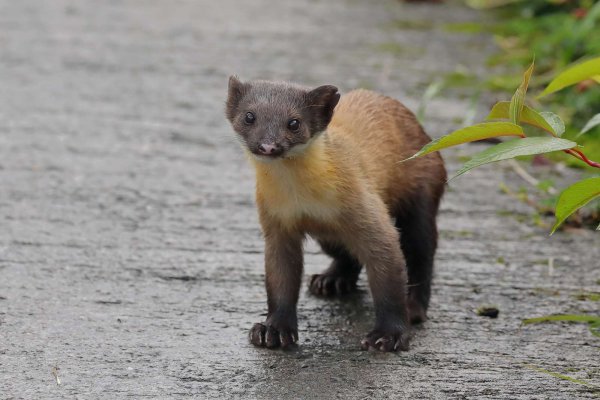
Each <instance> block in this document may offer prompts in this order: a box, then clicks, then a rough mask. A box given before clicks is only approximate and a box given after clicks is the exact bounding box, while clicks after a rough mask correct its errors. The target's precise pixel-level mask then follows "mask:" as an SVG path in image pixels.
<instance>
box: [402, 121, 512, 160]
mask: <svg viewBox="0 0 600 400" xmlns="http://www.w3.org/2000/svg"><path fill="white" fill-rule="evenodd" d="M521 135H523V129H522V128H521V127H520V126H519V125H515V124H513V123H510V122H484V123H482V124H476V125H473V126H467V127H466V128H461V129H459V130H456V131H454V132H452V133H449V134H447V135H446V136H442V137H441V138H439V139H437V140H433V141H431V142H429V143H427V144H426V145H425V146H423V148H422V149H421V150H419V152H418V153H416V154H415V155H413V156H412V157H409V158H407V159H406V160H403V161H407V160H411V159H413V158H416V157H420V156H423V155H425V154H429V153H433V152H434V151H438V150H441V149H445V148H447V147H452V146H456V145H459V144H463V143H467V142H474V141H477V140H482V139H488V138H491V137H497V136H521Z"/></svg>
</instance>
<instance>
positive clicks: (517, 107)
mask: <svg viewBox="0 0 600 400" xmlns="http://www.w3.org/2000/svg"><path fill="white" fill-rule="evenodd" d="M533 68H534V63H531V65H530V67H529V68H528V69H527V71H525V73H524V74H523V79H522V81H521V84H520V85H519V87H518V88H517V90H516V91H515V93H514V95H513V96H512V99H511V101H510V102H500V103H497V104H496V105H494V107H493V108H492V110H491V112H490V114H489V115H488V119H493V120H500V119H502V120H506V121H497V122H484V123H480V124H476V125H472V126H468V127H465V128H461V129H459V130H457V131H454V132H452V133H450V134H448V135H446V136H443V137H441V138H439V139H437V140H434V141H432V142H430V143H428V144H426V145H425V146H423V148H421V150H419V151H418V152H417V153H416V154H415V155H413V156H412V157H410V158H408V159H407V160H410V159H413V158H416V157H421V156H423V155H426V154H429V153H431V152H434V151H439V150H442V149H445V148H448V147H452V146H456V145H459V144H463V143H468V142H473V141H476V140H481V139H487V138H491V137H499V136H517V137H519V139H515V140H510V141H507V142H502V143H500V144H497V145H495V146H492V147H490V148H488V149H486V150H484V151H482V152H481V153H478V154H476V155H475V156H473V157H472V158H471V159H470V160H469V161H467V162H466V163H465V164H464V165H463V167H462V168H461V169H460V170H459V171H458V172H457V173H456V174H455V175H454V176H453V177H452V178H450V179H453V178H455V177H457V176H459V175H461V174H463V173H464V172H466V171H468V170H470V169H473V168H476V167H478V166H481V165H483V164H487V163H492V162H497V161H501V160H507V159H511V158H515V157H517V156H523V155H534V154H542V153H549V152H554V151H564V152H565V153H567V154H569V155H571V156H573V157H575V158H577V159H579V160H580V161H582V162H584V163H586V164H587V165H589V166H591V167H595V168H600V163H598V162H595V161H592V160H590V159H589V158H588V157H587V156H586V155H585V154H584V153H583V151H581V150H580V149H579V148H578V147H579V145H578V144H577V142H575V141H574V140H566V139H563V138H561V137H560V136H561V135H562V134H563V132H564V131H565V125H564V123H563V121H562V119H561V118H560V117H559V116H558V115H556V114H554V113H550V112H538V111H536V110H534V109H533V108H531V107H528V106H526V105H525V99H526V94H527V89H528V87H529V81H530V79H531V76H532V74H533ZM597 76H598V77H600V57H599V58H595V59H592V60H589V61H586V62H584V63H580V64H575V65H572V66H570V67H569V68H567V69H566V70H565V71H563V72H561V73H560V74H559V75H558V76H556V78H554V79H553V80H552V81H551V82H550V84H549V85H548V86H547V87H546V89H545V90H544V91H543V92H542V94H541V95H540V96H539V97H543V96H545V95H547V94H550V93H552V92H555V91H558V90H560V89H563V88H565V87H567V86H571V85H574V84H577V83H579V82H581V80H585V79H588V78H590V77H594V78H595V77H597ZM595 118H596V117H595ZM593 123H595V121H594V120H593V119H592V120H591V121H590V122H588V124H593ZM521 124H528V125H531V126H534V127H537V128H539V129H541V130H543V131H544V132H546V133H547V134H548V135H550V136H549V137H548V136H546V137H528V136H527V135H526V133H525V131H524V130H523V128H522V126H521ZM407 160H404V161H407ZM599 196H600V177H595V178H589V179H584V180H581V181H579V182H577V183H575V184H573V185H571V186H570V187H568V188H567V189H565V190H564V191H563V192H562V193H561V194H560V197H559V199H558V202H557V206H556V211H555V215H556V223H555V224H554V227H553V228H552V232H551V234H552V233H554V232H555V231H556V229H557V228H558V227H559V226H560V224H562V223H563V222H564V220H565V219H566V218H567V217H568V216H569V215H571V214H572V213H573V212H575V211H576V210H578V209H579V208H581V207H583V206H584V205H585V204H587V203H588V202H590V201H592V200H593V199H595V198H598V197H599ZM598 230H600V226H598Z"/></svg>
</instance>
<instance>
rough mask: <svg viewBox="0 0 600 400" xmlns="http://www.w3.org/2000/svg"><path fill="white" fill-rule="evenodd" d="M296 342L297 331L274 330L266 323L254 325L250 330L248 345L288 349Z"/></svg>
mask: <svg viewBox="0 0 600 400" xmlns="http://www.w3.org/2000/svg"><path fill="white" fill-rule="evenodd" d="M296 342H298V330H297V329H281V328H280V329H276V328H275V327H274V326H273V325H271V324H269V323H268V322H264V323H262V324H261V323H258V324H254V326H253V327H252V329H250V343H252V344H253V345H255V346H258V347H267V348H269V349H276V348H283V349H285V348H286V347H289V346H291V345H293V344H295V343H296Z"/></svg>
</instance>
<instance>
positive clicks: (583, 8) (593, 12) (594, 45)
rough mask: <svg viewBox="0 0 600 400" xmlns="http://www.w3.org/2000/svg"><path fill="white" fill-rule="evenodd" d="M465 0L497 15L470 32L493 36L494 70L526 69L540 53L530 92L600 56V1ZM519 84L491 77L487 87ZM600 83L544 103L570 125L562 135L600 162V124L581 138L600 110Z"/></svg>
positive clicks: (510, 77) (592, 81) (508, 77)
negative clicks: (498, 67) (579, 63)
mask: <svg viewBox="0 0 600 400" xmlns="http://www.w3.org/2000/svg"><path fill="white" fill-rule="evenodd" d="M464 1H465V3H466V4H467V5H469V6H471V7H473V8H477V9H486V10H487V11H486V13H488V14H492V13H493V15H491V16H490V17H489V18H488V20H486V22H485V23H474V24H475V25H478V26H475V27H471V30H470V32H475V33H476V32H489V33H492V34H493V37H494V39H495V41H496V44H497V46H498V52H497V53H496V54H494V55H493V56H491V57H490V58H489V60H488V65H489V66H490V67H493V66H496V65H500V64H501V65H502V66H503V67H504V68H503V69H504V70H507V69H508V70H509V71H510V70H511V68H518V69H519V70H521V69H524V68H527V66H528V65H529V62H530V59H531V57H530V55H531V54H532V53H534V54H536V57H537V58H538V60H539V62H538V63H536V64H537V65H536V71H537V77H536V79H535V82H533V81H532V83H531V84H532V86H531V88H530V89H533V90H536V91H537V90H538V89H542V88H543V87H544V86H546V85H547V84H548V82H549V81H550V79H551V77H552V76H555V75H557V72H558V71H561V70H563V69H564V68H565V67H566V66H567V65H570V64H571V63H573V62H575V61H577V60H580V61H582V60H585V57H589V56H593V55H599V54H600V2H599V1H597V0H464ZM475 28H478V29H475ZM461 32H467V31H466V30H462V31H461ZM517 84H518V79H515V74H513V73H510V72H509V73H508V74H492V75H490V76H489V78H488V79H487V82H486V85H487V86H488V88H491V89H492V90H500V91H507V92H512V91H513V90H514V89H513V88H514V86H515V85H517ZM598 84H600V81H599V79H598V77H597V76H590V77H589V79H582V80H579V81H578V84H576V85H573V87H571V88H569V89H568V90H561V91H560V92H556V93H555V94H554V95H553V96H552V98H551V99H550V101H549V102H546V103H545V104H546V107H547V108H548V109H549V110H551V111H553V112H555V113H557V114H559V115H561V117H562V118H563V119H564V120H565V121H566V125H567V126H566V132H565V133H564V134H563V136H564V137H565V138H576V139H577V142H578V144H580V145H585V148H586V154H587V155H588V157H589V158H592V159H600V123H599V124H592V125H590V126H589V127H588V128H589V129H588V133H587V134H586V135H585V136H582V137H581V138H579V137H578V133H579V132H580V131H581V130H582V128H583V126H584V124H585V122H586V121H588V120H589V119H590V118H591V117H592V116H593V115H594V114H596V113H598V109H600V90H594V89H597V88H598ZM540 91H541V90H540ZM545 100H546V99H545ZM534 104H535V103H534ZM536 106H537V104H536ZM550 158H552V159H560V160H561V161H564V162H566V163H567V165H569V166H572V167H582V168H587V167H586V164H584V163H580V162H579V161H578V160H576V159H574V158H572V157H568V156H564V154H561V153H560V152H559V153H554V154H552V155H551V156H550Z"/></svg>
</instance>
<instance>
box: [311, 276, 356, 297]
mask: <svg viewBox="0 0 600 400" xmlns="http://www.w3.org/2000/svg"><path fill="white" fill-rule="evenodd" d="M354 285H355V283H354V282H353V281H352V280H350V279H349V278H347V277H345V276H339V275H329V274H316V275H313V276H312V277H311V279H310V283H309V285H308V289H309V290H310V292H311V293H312V294H314V295H317V296H340V295H344V294H347V293H350V292H351V291H352V290H353V289H354Z"/></svg>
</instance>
